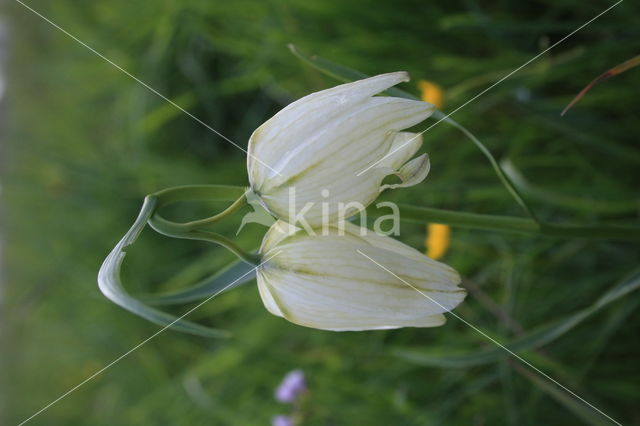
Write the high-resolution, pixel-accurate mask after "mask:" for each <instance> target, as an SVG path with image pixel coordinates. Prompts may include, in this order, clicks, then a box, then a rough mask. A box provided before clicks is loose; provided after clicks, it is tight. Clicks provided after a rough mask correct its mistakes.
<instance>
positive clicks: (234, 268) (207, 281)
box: [141, 260, 255, 305]
mask: <svg viewBox="0 0 640 426" xmlns="http://www.w3.org/2000/svg"><path fill="white" fill-rule="evenodd" d="M253 269H254V267H253V266H251V265H248V264H247V263H245V262H243V261H241V260H236V261H234V262H233V263H231V264H230V265H228V266H227V267H225V268H224V269H222V270H220V271H217V272H215V273H214V274H211V276H209V277H207V278H204V279H202V280H200V281H198V282H197V283H196V284H194V285H192V286H189V287H187V288H185V289H182V290H179V291H175V292H171V293H167V294H158V295H150V296H143V297H141V299H142V301H144V302H145V303H147V304H149V305H176V304H181V303H189V302H193V301H195V300H199V299H204V298H207V297H209V296H211V295H212V294H216V293H218V292H223V291H227V290H231V289H233V288H236V287H238V286H240V285H242V284H245V283H247V282H249V281H251V280H253V279H254V278H255V274H251V273H250V272H251V271H252V270H253ZM229 283H233V285H231V286H229ZM227 286H229V287H227Z"/></svg>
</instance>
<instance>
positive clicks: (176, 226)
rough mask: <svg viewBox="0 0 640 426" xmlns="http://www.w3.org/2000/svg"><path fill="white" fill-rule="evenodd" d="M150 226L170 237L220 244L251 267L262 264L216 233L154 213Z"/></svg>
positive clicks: (256, 255) (253, 256)
mask: <svg viewBox="0 0 640 426" xmlns="http://www.w3.org/2000/svg"><path fill="white" fill-rule="evenodd" d="M225 211H226V210H225ZM223 213H224V212H223ZM209 219H210V218H209ZM149 225H150V226H151V227H152V228H153V229H154V230H155V231H156V232H158V233H160V234H162V235H166V236H168V237H174V238H183V239H187V240H197V241H208V242H210V243H214V244H219V245H221V246H222V247H224V248H226V249H227V250H229V251H230V252H232V253H233V254H235V255H236V256H238V257H239V258H240V259H241V260H242V261H244V262H246V263H248V264H250V265H253V266H257V265H259V264H260V255H258V254H253V253H247V252H246V251H244V250H243V249H242V248H240V247H239V246H238V245H237V244H236V243H234V242H233V241H232V240H230V239H229V238H227V237H225V236H223V235H220V234H217V233H215V232H210V231H205V230H202V229H194V228H189V227H185V226H184V225H185V224H183V223H176V222H171V221H170V220H167V219H164V218H163V217H162V216H160V215H159V214H158V213H154V215H153V216H151V218H150V219H149Z"/></svg>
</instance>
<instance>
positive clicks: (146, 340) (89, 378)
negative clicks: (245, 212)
mask: <svg viewBox="0 0 640 426" xmlns="http://www.w3.org/2000/svg"><path fill="white" fill-rule="evenodd" d="M278 254H280V252H279V251H278V252H276V253H274V254H273V255H272V256H269V257H268V258H266V259H265V260H263V261H262V262H260V264H259V265H257V266H256V267H255V268H253V269H251V270H249V271H248V272H245V273H244V274H242V276H240V277H238V278H236V279H235V280H233V281H232V282H231V283H229V284H228V285H226V286H225V287H224V288H222V289H221V290H219V291H217V292H215V293H214V294H212V295H211V296H209V297H207V298H206V299H204V300H203V301H202V302H200V303H198V304H197V305H196V306H194V307H193V308H191V309H189V310H188V311H187V312H186V313H185V314H183V315H182V316H180V317H178V318H176V319H175V320H173V321H172V322H171V323H169V324H167V325H165V326H164V327H162V328H161V329H160V330H158V331H156V332H155V333H153V334H152V335H151V336H149V337H147V338H146V339H145V340H143V341H142V342H140V343H138V344H137V345H136V346H134V347H133V348H131V349H129V350H128V351H127V352H125V353H123V354H122V355H120V356H119V357H118V358H116V359H114V360H113V361H111V362H110V363H109V364H107V365H105V366H104V367H102V368H101V369H100V370H98V371H96V372H95V373H93V374H92V375H91V376H89V377H87V378H86V379H84V380H83V381H82V382H80V383H78V384H77V385H75V386H74V387H72V388H71V389H69V390H68V391H66V392H65V393H63V394H62V395H60V396H59V397H58V398H56V399H54V400H53V401H51V402H50V403H49V404H47V405H45V406H44V407H42V408H41V409H40V410H38V411H36V412H35V413H33V414H32V415H31V416H30V417H29V418H27V419H25V420H23V421H22V422H21V423H20V424H19V425H18V426H22V425H23V424H25V423H27V422H28V421H30V420H31V419H33V418H34V417H36V416H37V415H39V414H41V413H42V412H43V411H45V410H47V409H49V408H50V407H51V406H53V405H54V404H56V403H57V402H59V401H60V400H62V399H64V398H65V397H67V396H69V395H70V394H71V393H73V392H75V391H76V390H77V389H78V388H79V387H80V386H82V385H84V384H85V383H87V382H88V381H90V380H91V379H93V378H94V377H96V376H98V375H99V374H101V373H102V372H104V371H105V370H106V369H108V368H109V367H111V366H113V365H114V364H116V363H117V362H118V361H120V360H122V359H123V358H125V357H127V356H128V355H129V354H131V353H132V352H133V351H135V350H136V349H138V348H140V347H141V346H142V345H144V344H145V343H147V342H148V341H150V340H151V339H153V338H154V337H156V336H158V335H159V334H160V333H162V332H164V331H165V330H167V329H168V328H170V327H171V326H172V325H174V324H175V323H177V322H178V321H180V320H182V319H184V317H186V316H187V315H189V314H190V313H192V312H193V311H195V310H196V309H198V308H199V307H201V306H202V305H204V304H205V303H207V302H208V301H210V300H211V299H213V298H214V297H216V296H217V295H219V294H220V293H222V292H223V291H225V290H226V289H228V288H229V287H231V286H232V285H233V284H235V283H237V282H238V281H240V280H241V279H242V278H244V277H245V276H247V275H248V274H250V273H251V272H254V271H256V270H257V269H258V268H259V267H260V266H262V265H264V264H265V263H266V262H268V261H269V260H271V259H273V258H274V257H275V256H277V255H278Z"/></svg>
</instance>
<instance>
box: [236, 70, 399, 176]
mask: <svg viewBox="0 0 640 426" xmlns="http://www.w3.org/2000/svg"><path fill="white" fill-rule="evenodd" d="M408 80H409V75H408V74H407V73H406V72H395V73H389V74H382V75H378V76H375V77H371V78H367V79H364V80H359V81H355V82H352V83H347V84H343V85H340V86H336V87H333V88H330V89H327V90H323V91H320V92H316V93H312V94H310V95H307V96H305V97H303V98H301V99H299V100H297V101H295V102H293V103H291V104H289V105H288V106H287V107H285V108H284V109H282V110H281V111H280V112H278V113H277V114H276V115H275V116H273V117H272V118H271V119H269V120H268V121H267V122H265V123H264V124H263V125H261V126H260V127H259V128H258V129H256V130H255V132H254V133H253V134H252V135H251V138H250V139H249V146H248V153H249V155H248V157H247V168H248V170H249V175H250V178H251V177H253V178H254V179H256V181H257V183H258V184H261V183H262V180H263V179H264V176H262V175H263V174H267V175H271V174H272V173H273V172H272V171H271V170H269V169H268V168H266V167H265V166H264V164H267V165H268V166H269V167H274V166H273V165H272V163H276V162H277V160H278V159H279V158H280V156H281V154H282V153H284V152H286V151H287V150H288V149H290V147H291V145H292V141H294V143H295V142H297V141H299V140H301V139H303V138H304V137H306V136H307V135H308V134H309V133H310V132H311V133H313V132H315V131H316V130H317V129H320V128H322V127H324V126H326V125H327V124H329V123H331V122H332V121H333V120H334V119H335V118H336V117H339V116H340V115H342V114H344V113H345V112H346V111H348V110H349V109H351V108H352V107H353V106H354V105H356V104H358V103H360V102H361V101H363V100H365V99H367V98H369V97H371V96H373V95H375V94H377V93H380V92H382V91H384V90H386V89H388V88H389V87H392V86H394V85H396V84H398V83H400V82H403V81H408ZM256 159H257V160H259V161H257V160H256ZM252 183H253V182H252Z"/></svg>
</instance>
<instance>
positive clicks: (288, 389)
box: [275, 370, 307, 403]
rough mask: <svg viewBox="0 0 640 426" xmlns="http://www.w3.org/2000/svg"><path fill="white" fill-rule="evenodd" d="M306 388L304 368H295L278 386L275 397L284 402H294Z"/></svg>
mask: <svg viewBox="0 0 640 426" xmlns="http://www.w3.org/2000/svg"><path fill="white" fill-rule="evenodd" d="M306 389H307V385H306V383H305V379H304V373H303V372H302V370H293V371H291V372H289V373H288V374H287V375H286V376H284V379H283V380H282V383H280V386H278V387H277V388H276V392H275V398H276V399H277V400H278V401H280V402H283V403H292V402H293V401H294V400H295V399H296V398H297V397H298V395H300V394H301V393H302V392H304V391H305V390H306Z"/></svg>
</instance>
